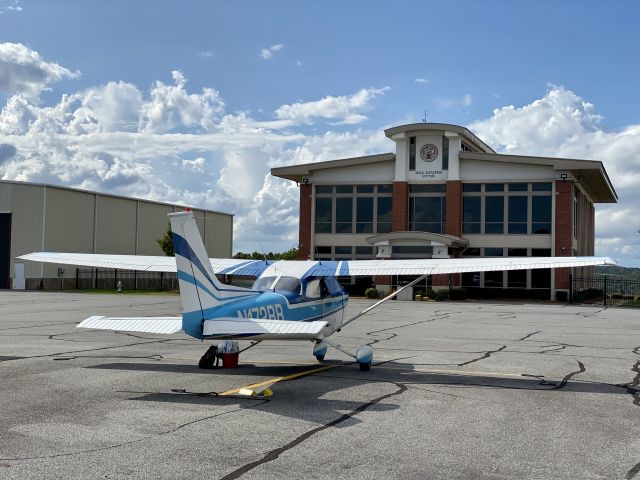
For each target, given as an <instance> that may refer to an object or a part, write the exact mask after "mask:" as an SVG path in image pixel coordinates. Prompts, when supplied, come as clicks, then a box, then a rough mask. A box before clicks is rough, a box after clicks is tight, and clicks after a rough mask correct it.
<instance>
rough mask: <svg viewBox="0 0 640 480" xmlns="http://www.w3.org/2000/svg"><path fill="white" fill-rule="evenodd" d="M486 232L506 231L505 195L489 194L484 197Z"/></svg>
mask: <svg viewBox="0 0 640 480" xmlns="http://www.w3.org/2000/svg"><path fill="white" fill-rule="evenodd" d="M484 233H494V234H495V233H497V234H503V233H504V197H502V196H487V197H485V199H484Z"/></svg>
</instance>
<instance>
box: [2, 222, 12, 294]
mask: <svg viewBox="0 0 640 480" xmlns="http://www.w3.org/2000/svg"><path fill="white" fill-rule="evenodd" d="M10 260H11V214H10V213H0V288H9V264H10Z"/></svg>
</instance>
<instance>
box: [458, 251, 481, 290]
mask: <svg viewBox="0 0 640 480" xmlns="http://www.w3.org/2000/svg"><path fill="white" fill-rule="evenodd" d="M463 256H464V257H479V256H480V249H479V248H467V249H466V250H465V251H464V253H463ZM481 275H482V273H481V272H465V273H463V274H462V286H463V287H479V286H480V276H481Z"/></svg>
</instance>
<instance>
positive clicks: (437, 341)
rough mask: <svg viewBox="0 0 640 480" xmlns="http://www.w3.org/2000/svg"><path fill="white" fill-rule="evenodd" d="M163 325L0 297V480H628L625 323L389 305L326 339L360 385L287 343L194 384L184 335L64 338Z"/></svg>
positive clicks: (128, 305) (257, 351) (127, 305)
mask: <svg viewBox="0 0 640 480" xmlns="http://www.w3.org/2000/svg"><path fill="white" fill-rule="evenodd" d="M370 304H371V302H370V301H367V300H352V301H351V302H350V306H349V308H348V312H347V315H352V314H355V313H356V312H358V311H360V310H362V309H363V308H365V307H366V306H368V305H370ZM179 309H180V302H179V297H178V296H175V295H162V296H156V295H153V296H151V295H147V296H142V295H131V294H122V295H97V294H86V293H84V294H83V293H57V292H54V293H51V292H11V291H3V292H0V478H2V479H14V478H15V479H32V478H33V479H45V478H46V479H52V478H64V479H76V478H77V479H80V478H82V479H86V478H193V477H196V476H200V477H205V476H206V478H220V479H233V478H243V479H254V478H255V479H257V478H260V479H263V478H264V479H271V478H273V479H275V478H344V479H360V478H362V479H368V478H376V479H378V478H420V479H424V478H430V479H450V478H456V479H483V478H490V479H511V478H519V479H566V478H580V479H591V478H594V479H595V478H605V479H631V478H637V479H640V474H639V471H640V434H639V430H638V424H639V422H638V420H639V418H640V417H639V414H640V408H639V407H640V386H639V383H640V312H639V311H637V310H622V309H602V308H588V307H571V306H566V305H561V304H549V303H526V302H475V301H474V302H471V301H465V302H446V303H427V302H421V303H418V302H399V301H392V302H388V303H387V304H384V305H382V306H381V307H380V308H378V309H376V310H374V311H373V312H372V313H371V314H368V315H366V316H365V317H363V318H362V319H360V320H358V321H356V322H353V323H352V324H350V325H349V326H348V327H346V328H345V329H344V330H343V331H342V332H340V333H338V334H337V335H335V336H334V337H332V339H334V340H335V341H337V342H339V343H340V344H341V345H342V346H343V347H345V348H347V349H350V350H353V351H355V349H356V348H357V347H358V346H360V345H363V344H366V343H368V344H371V345H372V347H373V349H374V366H373V367H372V368H371V370H370V371H369V372H361V371H360V370H359V369H358V367H357V365H354V364H353V361H352V359H350V358H349V357H348V356H346V355H345V354H343V353H341V352H339V351H336V350H334V349H330V350H329V352H328V354H327V358H326V362H324V363H323V364H319V363H318V362H316V361H315V359H314V358H313V356H312V344H311V343H310V342H283V341H281V342H265V343H263V344H260V345H258V346H256V347H254V348H252V349H250V350H248V351H246V352H244V353H242V354H241V356H240V366H239V368H237V369H214V370H200V369H198V367H197V362H198V359H199V357H200V356H201V355H202V354H203V353H204V351H205V350H206V349H207V348H208V346H209V345H208V344H207V343H202V342H199V341H197V340H195V339H190V338H188V337H186V336H184V335H182V334H176V335H150V334H137V333H119V332H104V331H93V330H80V329H76V328H75V325H76V324H77V323H78V322H80V321H81V320H83V319H84V318H86V317H88V316H90V315H118V316H140V315H144V316H154V315H156V316H158V315H172V316H175V315H179ZM376 364H377V365H376ZM323 365H324V366H326V367H327V368H325V369H319V368H318V367H321V366H323ZM305 372H306V373H305ZM296 374H301V375H300V376H297V377H296V376H295V375H296ZM283 377H284V378H283ZM278 380H279V381H278ZM274 381H275V383H274ZM260 383H264V384H266V385H271V387H270V388H271V390H272V391H273V395H272V396H270V397H265V398H261V397H237V396H235V395H234V394H233V392H234V391H235V390H237V389H238V388H240V387H244V386H247V385H252V384H260ZM221 392H223V393H224V392H231V394H230V395H227V396H218V395H216V393H221Z"/></svg>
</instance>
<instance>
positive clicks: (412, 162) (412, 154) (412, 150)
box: [409, 137, 416, 171]
mask: <svg viewBox="0 0 640 480" xmlns="http://www.w3.org/2000/svg"><path fill="white" fill-rule="evenodd" d="M415 169H416V137H411V138H409V170H412V171H413V170H415Z"/></svg>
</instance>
